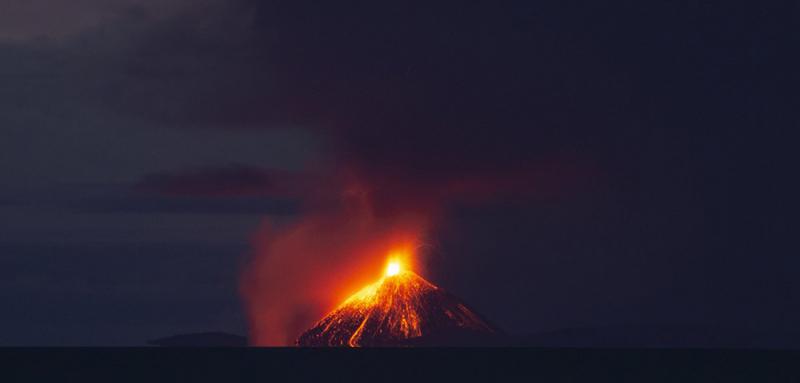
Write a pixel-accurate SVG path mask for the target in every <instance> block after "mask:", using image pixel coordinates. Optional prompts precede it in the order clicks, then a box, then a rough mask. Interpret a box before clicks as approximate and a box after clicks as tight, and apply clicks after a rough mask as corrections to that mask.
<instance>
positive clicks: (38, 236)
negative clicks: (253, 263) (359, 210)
mask: <svg viewBox="0 0 800 383" xmlns="http://www.w3.org/2000/svg"><path fill="white" fill-rule="evenodd" d="M300 3H301V2H296V1H291V2H285V3H284V2H267V1H262V2H258V1H248V0H227V1H223V0H203V1H197V0H191V1H190V0H170V1H143V0H114V1H109V0H82V1H74V2H69V4H68V5H67V4H66V3H64V4H62V3H61V2H56V1H49V0H27V1H15V0H12V1H5V2H2V3H0V132H2V137H0V285H2V286H1V287H0V307H2V320H0V345H138V344H143V343H144V342H145V341H146V340H148V339H152V338H157V337H160V336H166V335H171V334H176V333H182V332H192V331H204V330H222V331H229V332H233V333H245V332H246V331H247V326H246V320H245V314H244V312H243V308H242V306H241V302H240V297H239V295H238V293H237V288H238V287H237V283H238V282H237V280H238V278H239V272H240V270H241V268H242V267H243V264H244V259H245V255H246V254H247V253H248V249H249V240H250V238H251V235H253V233H254V231H255V230H256V229H257V227H258V225H259V223H260V222H261V221H262V220H263V219H265V218H270V219H272V220H273V221H274V222H278V223H282V222H287V223H288V222H292V220H294V219H295V218H297V217H298V216H301V215H302V214H304V212H305V209H307V205H306V204H304V203H303V200H304V198H306V197H307V196H308V195H309V194H314V195H319V194H323V195H324V194H326V193H327V191H328V189H327V188H332V186H331V184H330V183H327V182H322V181H319V179H320V178H325V176H320V173H323V174H324V173H325V170H326V169H329V168H330V167H331V166H332V165H331V164H334V163H335V164H345V165H343V166H345V167H348V168H355V169H357V172H359V173H360V174H361V175H362V176H363V177H364V179H365V180H367V181H365V182H368V183H369V184H370V185H371V186H372V187H374V188H375V190H376V191H375V195H376V196H377V200H378V203H379V205H380V208H381V209H385V211H392V209H403V208H405V207H407V205H413V204H414V203H415V202H417V201H418V200H420V199H424V198H421V197H420V196H427V195H434V194H435V195H438V196H439V198H438V199H437V200H438V201H439V202H441V203H442V204H444V208H443V211H444V213H443V214H444V218H443V219H442V222H441V223H440V224H439V225H437V226H436V229H435V230H433V232H432V233H429V241H430V242H429V246H428V247H429V251H428V256H427V257H426V263H427V264H428V268H427V269H428V276H429V277H430V279H431V280H433V281H435V282H437V283H439V284H440V285H442V286H444V287H446V288H447V289H448V290H451V291H453V292H454V293H456V294H457V295H459V296H460V297H462V298H464V300H465V301H467V302H469V303H471V304H472V306H475V307H476V308H477V309H478V311H480V312H483V313H484V314H485V315H486V316H487V317H490V318H491V319H492V320H493V321H494V322H496V323H497V324H498V325H500V326H501V327H503V328H505V329H506V330H508V331H509V332H512V333H534V332H540V331H547V330H553V329H559V328H566V327H579V326H605V325H617V324H701V325H709V326H717V327H731V328H743V329H749V330H770V331H794V328H795V325H796V323H798V322H799V321H800V308H799V307H800V306H798V305H797V302H798V299H800V281H798V278H797V270H800V259H798V258H797V251H796V250H795V249H794V247H791V246H790V244H791V243H790V242H792V241H791V238H790V237H791V235H790V233H789V227H790V223H789V222H790V221H789V216H790V215H791V216H792V217H794V215H793V214H791V213H790V212H789V207H790V205H791V203H790V202H789V201H794V195H792V196H790V195H789V191H788V188H787V187H786V185H788V184H790V183H791V181H792V179H793V178H796V172H797V171H796V169H795V168H794V166H793V164H792V161H791V159H790V154H789V153H791V151H793V150H794V148H789V145H790V144H791V142H792V141H790V140H789V139H788V135H789V132H790V130H792V129H793V128H797V127H798V126H800V119H798V113H797V111H796V110H795V109H797V105H799V103H798V101H800V100H798V96H797V91H796V89H797V88H796V85H797V84H798V70H797V69H796V68H798V67H800V66H798V65H800V63H799V62H798V54H797V52H796V50H797V48H796V47H797V46H798V44H800V31H799V30H798V28H797V22H798V16H800V7H798V5H797V4H793V5H792V4H789V3H787V6H786V7H781V8H779V7H774V8H773V7H771V6H767V5H766V4H765V3H762V4H761V5H759V4H737V3H736V2H723V3H724V4H723V5H715V4H711V3H706V2H693V3H689V4H671V3H669V2H646V3H647V4H646V5H645V4H644V2H636V1H632V2H630V3H629V4H619V5H613V6H611V5H608V4H605V3H604V2H589V4H565V2H560V1H558V2H552V4H551V3H550V2H537V1H520V2H509V3H503V4H498V2H487V3H486V4H477V3H471V2H470V4H462V3H466V2H453V3H451V4H448V3H447V2H439V3H437V5H431V4H424V3H425V2H423V4H424V5H419V6H412V5H410V4H406V3H403V2H400V3H397V4H394V5H391V6H390V5H386V4H381V5H377V4H375V3H376V2H363V3H361V2H353V3H352V4H351V3H349V2H346V3H348V4H347V5H345V4H344V3H342V2H320V3H321V4H306V5H302V4H300ZM640 3H642V4H640ZM463 180H468V181H469V185H471V186H470V187H469V188H468V189H470V191H472V190H473V189H476V190H481V191H485V190H491V191H492V192H490V193H488V194H486V195H484V196H483V197H481V198H479V199H472V198H460V197H463V195H461V194H460V193H463V190H461V189H458V190H461V191H453V190H455V189H450V188H448V187H449V186H450V185H453V184H454V183H457V182H459V181H463ZM508 180H512V181H511V182H510V183H509V182H506V181H508ZM444 185H447V186H448V187H445V186H444ZM498 185H500V186H498ZM442 190H444V191H442ZM437 193H443V194H437ZM330 194H335V191H333V190H331V192H330ZM387 214H390V213H387Z"/></svg>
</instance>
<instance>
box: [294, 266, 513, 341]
mask: <svg viewBox="0 0 800 383" xmlns="http://www.w3.org/2000/svg"><path fill="white" fill-rule="evenodd" d="M498 335H500V331H499V330H498V329H497V328H496V327H494V326H493V325H491V324H489V323H488V322H487V321H486V320H484V319H483V318H482V317H481V316H480V315H478V314H477V313H475V312H474V311H473V310H471V309H469V308H467V306H466V305H465V304H463V303H462V302H461V301H460V300H459V299H458V298H456V297H454V296H453V295H451V294H449V293H447V292H446V291H444V290H443V289H440V288H439V287H437V286H435V285H433V284H432V283H430V282H428V281H426V280H425V279H423V278H422V277H420V276H419V275H417V274H416V273H414V272H413V271H411V270H404V269H402V267H401V265H400V264H399V263H393V262H392V263H389V265H388V266H387V269H386V273H385V275H384V276H383V278H381V279H380V280H379V281H377V282H375V283H373V284H371V285H368V286H367V287H365V288H363V289H361V290H360V291H359V292H357V293H355V294H353V295H352V296H350V297H349V298H348V299H347V300H345V301H344V302H343V303H342V304H341V305H340V306H339V307H338V308H336V309H335V310H333V312H331V313H330V314H328V315H327V316H325V317H324V318H322V320H320V321H319V322H317V324H316V325H315V326H314V327H312V328H311V329H309V330H308V331H306V332H305V333H303V334H302V335H301V336H300V337H299V338H298V340H297V345H298V346H302V347H370V346H372V347H391V346H447V345H469V344H476V343H485V341H486V340H487V339H494V337H496V336H498Z"/></svg>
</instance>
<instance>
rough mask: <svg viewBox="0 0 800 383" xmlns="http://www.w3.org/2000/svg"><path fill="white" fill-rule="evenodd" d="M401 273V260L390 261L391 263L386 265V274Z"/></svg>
mask: <svg viewBox="0 0 800 383" xmlns="http://www.w3.org/2000/svg"><path fill="white" fill-rule="evenodd" d="M399 273H400V262H399V261H390V262H389V265H387V266H386V276H387V277H392V276H395V275H397V274H399Z"/></svg>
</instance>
